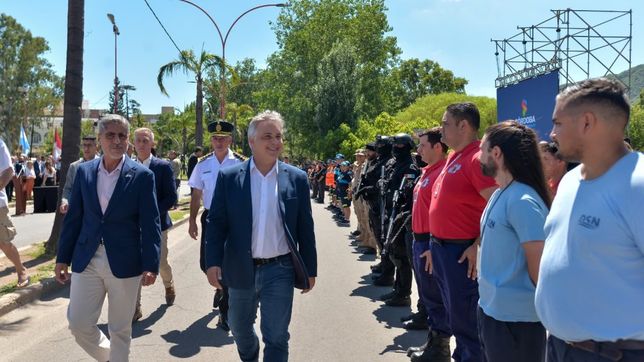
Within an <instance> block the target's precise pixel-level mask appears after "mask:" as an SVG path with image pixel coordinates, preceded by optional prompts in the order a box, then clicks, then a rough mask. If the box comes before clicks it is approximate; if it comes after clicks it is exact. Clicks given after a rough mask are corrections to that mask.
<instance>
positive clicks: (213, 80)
mask: <svg viewBox="0 0 644 362" xmlns="http://www.w3.org/2000/svg"><path fill="white" fill-rule="evenodd" d="M231 69H232V71H230V72H229V73H227V74H229V76H228V77H227V78H226V89H227V90H228V91H227V93H226V104H228V103H236V104H247V105H249V106H250V107H253V108H256V106H257V102H256V99H255V97H253V93H254V92H256V91H257V89H258V82H257V76H258V73H259V69H258V68H257V66H256V65H255V60H254V59H251V58H245V59H244V60H242V61H239V62H237V64H235V66H234V67H232V68H231ZM220 71H221V70H220V69H213V68H210V69H208V72H207V77H206V79H204V90H205V93H206V94H205V97H206V100H207V103H208V104H209V105H210V109H212V110H215V113H218V112H219V102H220V89H221V83H220V82H221V76H220V73H219V72H220ZM218 73H219V74H218ZM215 105H216V106H215ZM226 109H228V106H226ZM226 113H227V112H226ZM227 118H228V119H229V117H227Z"/></svg>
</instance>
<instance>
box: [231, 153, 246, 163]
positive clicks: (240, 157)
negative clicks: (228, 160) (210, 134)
mask: <svg viewBox="0 0 644 362" xmlns="http://www.w3.org/2000/svg"><path fill="white" fill-rule="evenodd" d="M233 156H235V158H236V159H238V160H240V161H246V160H247V159H248V157H246V156H244V155H242V154H241V153H237V152H235V151H233Z"/></svg>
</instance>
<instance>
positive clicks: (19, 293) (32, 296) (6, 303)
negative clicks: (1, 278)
mask: <svg viewBox="0 0 644 362" xmlns="http://www.w3.org/2000/svg"><path fill="white" fill-rule="evenodd" d="M68 286H69V285H68V284H66V285H63V284H60V283H58V282H57V281H56V279H54V278H53V277H52V278H45V279H41V280H40V282H38V283H36V284H31V285H29V286H27V287H24V288H22V289H18V290H16V291H14V292H12V293H8V294H5V295H3V296H2V297H0V317H2V316H3V315H5V314H7V313H9V312H11V311H13V310H15V309H17V308H19V307H22V306H23V305H25V304H29V303H31V302H33V301H34V300H36V299H39V298H40V297H42V296H43V295H45V294H49V293H52V292H56V291H59V290H62V289H64V288H66V287H68Z"/></svg>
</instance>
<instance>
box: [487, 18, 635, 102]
mask: <svg viewBox="0 0 644 362" xmlns="http://www.w3.org/2000/svg"><path fill="white" fill-rule="evenodd" d="M551 12H552V13H553V16H552V17H550V18H549V19H547V20H544V21H542V22H541V23H539V24H537V25H531V26H526V27H522V26H518V27H517V29H518V30H519V32H518V33H517V34H515V35H513V36H512V37H510V38H506V39H492V40H491V41H492V42H494V43H495V53H494V55H495V56H496V62H497V70H498V77H497V78H496V82H495V83H496V87H497V88H501V87H506V86H508V85H511V84H515V83H518V82H520V81H522V80H525V79H529V78H533V77H536V76H539V75H542V74H546V73H549V72H552V71H555V70H558V71H559V75H560V76H559V84H560V86H561V87H566V86H568V85H570V84H572V83H576V82H578V81H581V80H584V79H588V78H591V77H597V76H608V77H614V78H615V79H617V74H618V73H619V72H621V71H623V70H625V69H627V70H628V78H627V80H626V81H624V80H622V82H623V83H624V84H625V86H626V87H628V89H629V90H630V88H631V52H632V33H633V13H632V10H628V11H615V10H573V9H565V10H551Z"/></svg>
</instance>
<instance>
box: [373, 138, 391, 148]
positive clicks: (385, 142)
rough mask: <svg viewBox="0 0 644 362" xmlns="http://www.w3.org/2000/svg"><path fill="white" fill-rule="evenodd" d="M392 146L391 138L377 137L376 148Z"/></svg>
mask: <svg viewBox="0 0 644 362" xmlns="http://www.w3.org/2000/svg"><path fill="white" fill-rule="evenodd" d="M390 144H391V137H389V136H383V135H377V136H376V148H378V147H382V146H387V145H390Z"/></svg>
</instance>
